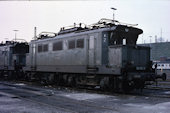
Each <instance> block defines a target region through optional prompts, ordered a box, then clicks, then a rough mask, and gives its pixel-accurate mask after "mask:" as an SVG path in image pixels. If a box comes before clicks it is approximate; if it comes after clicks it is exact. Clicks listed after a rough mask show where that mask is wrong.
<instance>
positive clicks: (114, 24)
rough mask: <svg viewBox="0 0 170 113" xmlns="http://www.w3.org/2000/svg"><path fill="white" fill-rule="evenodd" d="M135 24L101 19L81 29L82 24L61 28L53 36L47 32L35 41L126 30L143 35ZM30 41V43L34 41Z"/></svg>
mask: <svg viewBox="0 0 170 113" xmlns="http://www.w3.org/2000/svg"><path fill="white" fill-rule="evenodd" d="M136 25H137V24H134V25H133V24H126V23H120V22H118V21H116V20H110V19H101V20H100V21H99V22H97V23H94V24H91V25H85V24H84V27H82V23H80V24H79V26H78V25H76V24H74V26H68V27H62V28H61V30H60V31H59V32H58V33H53V34H54V35H50V34H51V32H50V34H49V33H48V32H45V33H47V34H44V32H43V33H42V34H40V35H39V37H38V38H37V39H36V40H39V41H40V40H48V39H49V38H65V37H69V36H78V35H83V34H89V33H95V32H102V31H111V30H116V31H125V30H126V28H127V29H128V30H129V29H130V31H135V33H137V34H141V33H143V31H142V30H141V29H138V28H136V27H134V26H136ZM36 40H32V41H36Z"/></svg>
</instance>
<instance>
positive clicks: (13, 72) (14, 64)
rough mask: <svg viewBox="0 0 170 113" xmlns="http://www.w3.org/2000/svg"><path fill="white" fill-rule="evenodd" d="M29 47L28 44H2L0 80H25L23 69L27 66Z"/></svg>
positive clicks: (0, 45)
mask: <svg viewBox="0 0 170 113" xmlns="http://www.w3.org/2000/svg"><path fill="white" fill-rule="evenodd" d="M28 49H29V46H28V43H26V42H16V41H6V43H4V44H0V78H5V79H17V78H23V75H21V72H22V67H23V66H25V65H26V56H25V53H28V51H29V50H28Z"/></svg>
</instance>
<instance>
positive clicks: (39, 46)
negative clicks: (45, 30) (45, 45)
mask: <svg viewBox="0 0 170 113" xmlns="http://www.w3.org/2000/svg"><path fill="white" fill-rule="evenodd" d="M38 52H39V53H40V52H42V45H41V44H39V45H38Z"/></svg>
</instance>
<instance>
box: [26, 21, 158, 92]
mask: <svg viewBox="0 0 170 113" xmlns="http://www.w3.org/2000/svg"><path fill="white" fill-rule="evenodd" d="M142 33H143V31H142V30H141V29H139V28H136V27H134V26H133V25H130V24H122V23H120V22H118V21H115V20H110V19H101V20H100V21H99V22H97V23H95V24H92V25H89V26H87V25H84V26H83V25H82V24H81V23H80V24H79V25H76V24H74V26H72V27H69V28H68V27H63V28H61V30H60V32H59V33H54V34H53V35H51V34H49V33H45V34H44V33H43V34H41V35H40V36H39V37H37V39H35V40H32V41H31V42H30V43H29V53H27V54H26V66H25V67H24V72H25V77H26V78H27V79H35V80H39V81H42V82H44V83H56V84H62V85H63V84H64V85H71V86H80V85H81V86H82V85H83V86H92V87H96V86H99V87H100V88H101V89H103V90H106V89H107V90H114V91H130V90H132V89H134V88H137V89H139V88H144V86H145V85H146V83H147V82H152V81H155V80H156V79H157V78H158V77H157V75H156V74H155V72H154V70H153V69H152V62H151V61H150V48H149V47H142V46H137V45H136V41H137V39H138V36H139V35H140V34H142ZM159 77H161V76H159Z"/></svg>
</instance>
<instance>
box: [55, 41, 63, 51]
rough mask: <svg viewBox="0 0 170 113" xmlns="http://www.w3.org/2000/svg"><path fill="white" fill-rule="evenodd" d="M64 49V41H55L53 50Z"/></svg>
mask: <svg viewBox="0 0 170 113" xmlns="http://www.w3.org/2000/svg"><path fill="white" fill-rule="evenodd" d="M62 49H63V43H62V41H60V42H55V43H53V51H59V50H62Z"/></svg>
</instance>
